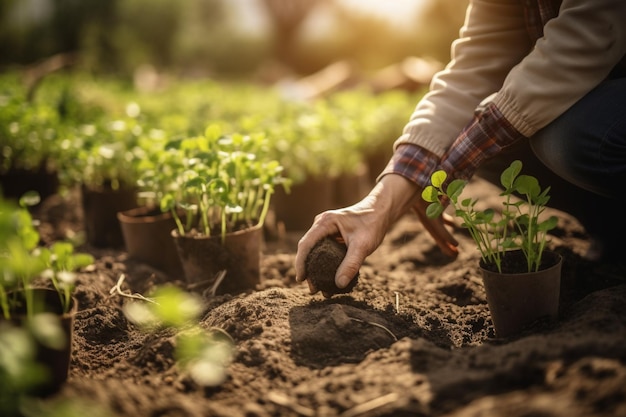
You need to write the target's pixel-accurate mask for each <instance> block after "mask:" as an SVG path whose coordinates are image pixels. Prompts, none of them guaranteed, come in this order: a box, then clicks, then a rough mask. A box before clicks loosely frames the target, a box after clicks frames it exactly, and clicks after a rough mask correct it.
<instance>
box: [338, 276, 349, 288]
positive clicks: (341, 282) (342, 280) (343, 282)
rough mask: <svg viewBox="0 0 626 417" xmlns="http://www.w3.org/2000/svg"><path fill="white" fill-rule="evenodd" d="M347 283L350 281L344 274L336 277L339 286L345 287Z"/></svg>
mask: <svg viewBox="0 0 626 417" xmlns="http://www.w3.org/2000/svg"><path fill="white" fill-rule="evenodd" d="M349 283H350V278H348V277H347V276H345V275H341V276H340V277H339V278H337V286H338V287H339V288H346V287H347V286H348V284H349Z"/></svg>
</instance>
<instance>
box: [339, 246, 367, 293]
mask: <svg viewBox="0 0 626 417" xmlns="http://www.w3.org/2000/svg"><path fill="white" fill-rule="evenodd" d="M364 260H365V255H363V254H362V253H359V252H357V251H355V250H352V251H351V250H350V247H348V252H347V253H346V257H345V258H344V259H343V261H342V262H341V264H340V265H339V267H338V268H337V273H336V274H335V284H336V285H337V287H339V288H346V287H347V286H348V285H349V284H350V281H352V280H353V279H354V277H356V276H357V274H358V273H359V269H360V268H361V265H362V264H363V261H364Z"/></svg>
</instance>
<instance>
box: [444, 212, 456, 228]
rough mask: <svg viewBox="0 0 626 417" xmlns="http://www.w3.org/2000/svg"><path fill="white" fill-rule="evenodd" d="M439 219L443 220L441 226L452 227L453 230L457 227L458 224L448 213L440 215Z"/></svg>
mask: <svg viewBox="0 0 626 417" xmlns="http://www.w3.org/2000/svg"><path fill="white" fill-rule="evenodd" d="M441 218H442V219H443V224H445V225H447V226H452V227H454V228H456V227H458V224H457V223H456V221H455V220H454V217H452V216H450V215H449V214H448V213H442V215H441Z"/></svg>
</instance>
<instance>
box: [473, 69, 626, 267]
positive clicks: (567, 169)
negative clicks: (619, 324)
mask: <svg viewBox="0 0 626 417" xmlns="http://www.w3.org/2000/svg"><path fill="white" fill-rule="evenodd" d="M514 159H520V160H521V161H522V162H523V164H524V166H523V168H522V173H524V174H529V175H533V176H535V177H537V178H538V180H539V183H540V185H541V187H547V186H550V187H551V189H550V195H551V199H550V203H549V206H551V207H553V208H555V209H558V210H561V211H564V212H567V213H569V214H571V215H573V216H575V217H576V218H577V219H578V220H579V221H580V222H581V224H582V225H583V226H584V227H585V229H586V231H587V233H588V234H589V235H590V236H591V237H593V238H596V239H598V240H600V241H602V243H603V246H604V247H605V248H606V249H607V250H606V252H607V254H606V257H607V258H611V257H612V256H613V255H612V254H611V253H610V252H613V251H617V250H618V249H619V248H621V246H622V245H623V237H624V236H625V235H626V217H625V214H626V210H625V209H624V203H626V77H624V74H621V78H620V77H618V78H612V79H608V80H606V81H604V82H602V83H601V84H600V85H599V86H598V87H596V88H595V89H594V90H592V91H591V92H589V93H588V94H587V95H586V96H584V97H583V98H581V99H580V100H579V101H578V102H577V103H575V104H574V105H573V106H572V107H570V108H569V109H568V110H567V111H566V112H565V113H563V114H562V115H561V116H559V117H558V118H557V119H556V120H554V121H553V122H552V123H550V124H549V125H548V126H546V127H545V128H543V129H541V130H540V131H539V132H537V133H536V134H535V135H534V136H533V137H532V138H530V140H528V141H522V142H520V143H518V144H516V145H515V146H513V147H512V148H510V149H507V150H506V151H504V152H502V153H501V154H500V155H498V156H497V157H496V158H494V159H492V160H490V161H488V162H487V163H486V164H484V166H483V167H481V168H480V170H479V171H478V172H477V175H479V176H482V177H484V178H486V179H487V180H489V181H491V182H493V183H495V184H497V185H499V178H500V173H501V172H502V170H503V169H504V168H506V167H507V166H508V165H509V164H510V162H511V161H512V160H514Z"/></svg>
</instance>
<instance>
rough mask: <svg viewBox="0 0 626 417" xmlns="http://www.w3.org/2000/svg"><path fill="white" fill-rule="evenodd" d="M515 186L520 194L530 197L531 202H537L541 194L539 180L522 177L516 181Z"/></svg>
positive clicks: (527, 176)
mask: <svg viewBox="0 0 626 417" xmlns="http://www.w3.org/2000/svg"><path fill="white" fill-rule="evenodd" d="M513 186H514V188H515V189H516V190H517V191H518V192H519V193H520V194H524V195H527V196H529V197H530V199H531V201H535V199H536V197H537V196H538V195H539V193H540V192H541V188H540V187H539V182H538V181H537V178H535V177H531V176H530V175H520V176H519V177H517V179H516V180H515V182H514V184H513Z"/></svg>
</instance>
